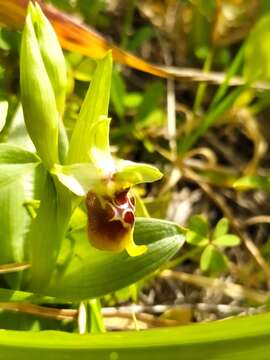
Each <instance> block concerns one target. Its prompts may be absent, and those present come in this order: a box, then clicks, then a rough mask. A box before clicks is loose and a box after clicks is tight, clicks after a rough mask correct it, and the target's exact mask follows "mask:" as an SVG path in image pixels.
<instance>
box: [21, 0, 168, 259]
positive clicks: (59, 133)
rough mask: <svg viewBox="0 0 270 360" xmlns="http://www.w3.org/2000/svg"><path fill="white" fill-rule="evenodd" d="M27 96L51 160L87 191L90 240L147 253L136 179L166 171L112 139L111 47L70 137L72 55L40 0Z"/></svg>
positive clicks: (26, 66)
mask: <svg viewBox="0 0 270 360" xmlns="http://www.w3.org/2000/svg"><path fill="white" fill-rule="evenodd" d="M20 70H21V96H22V105H23V111H24V118H25V123H26V127H27V130H28V133H29V135H30V137H31V139H32V141H33V143H34V145H35V147H36V150H37V153H38V155H39V156H40V158H41V160H42V162H43V165H44V167H45V168H46V169H47V171H48V172H49V173H50V174H51V175H52V176H53V177H54V181H59V182H60V183H62V184H63V185H64V186H65V187H66V188H67V189H69V190H70V191H71V193H73V194H74V201H73V204H74V207H76V206H78V204H79V201H78V199H81V198H85V203H86V208H87V213H88V237H89V240H90V243H91V244H92V245H93V246H94V247H96V248H98V249H101V250H110V251H121V250H123V249H126V250H127V251H128V253H129V254H130V255H133V256H134V255H140V254H142V253H143V252H145V250H146V246H137V245H135V243H134V242H133V229H134V222H135V201H134V197H133V195H132V194H131V191H130V190H131V188H132V187H133V186H134V185H137V184H141V183H146V182H153V181H156V180H158V179H160V178H161V177H162V174H161V173H160V171H159V170H158V169H157V168H156V167H154V166H152V165H148V164H141V163H135V162H132V161H126V160H122V159H116V158H114V157H113V156H112V155H111V151H110V143H109V130H110V119H109V118H108V105H109V94H110V82H111V72H112V56H111V53H110V52H109V53H108V54H107V55H106V56H105V57H104V58H103V59H101V60H99V61H98V62H97V66H96V70H95V73H94V75H93V78H92V81H91V84H90V87H89V90H88V92H87V94H86V97H85V100H84V102H83V104H82V107H81V111H80V113H79V116H78V120H77V122H76V124H75V127H74V129H73V132H72V134H71V137H70V140H69V141H68V140H67V136H66V132H65V128H64V126H63V122H62V114H63V111H64V104H65V90H66V83H67V76H66V68H65V58H64V55H63V53H62V50H61V47H60V45H59V43H58V40H57V37H56V34H55V33H54V30H53V28H52V26H51V24H50V23H49V21H48V20H47V19H46V17H45V16H44V14H43V13H42V10H41V9H40V7H39V5H38V4H35V5H33V4H31V3H30V4H29V7H28V12H27V18H26V24H25V28H24V31H23V36H22V46H21V66H20Z"/></svg>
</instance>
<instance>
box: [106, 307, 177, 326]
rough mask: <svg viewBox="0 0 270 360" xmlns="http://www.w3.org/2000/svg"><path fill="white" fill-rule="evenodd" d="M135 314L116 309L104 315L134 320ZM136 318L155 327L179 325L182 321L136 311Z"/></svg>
mask: <svg viewBox="0 0 270 360" xmlns="http://www.w3.org/2000/svg"><path fill="white" fill-rule="evenodd" d="M133 314H134V313H131V312H123V311H121V312H119V311H117V310H116V311H115V313H114V314H113V313H107V314H104V315H103V316H104V317H105V318H121V319H129V320H133V316H134V315H133ZM136 319H137V320H139V321H142V322H144V323H146V324H148V325H151V326H154V327H163V326H177V325H179V323H180V321H177V320H170V319H161V318H159V317H156V316H154V315H150V314H146V313H136Z"/></svg>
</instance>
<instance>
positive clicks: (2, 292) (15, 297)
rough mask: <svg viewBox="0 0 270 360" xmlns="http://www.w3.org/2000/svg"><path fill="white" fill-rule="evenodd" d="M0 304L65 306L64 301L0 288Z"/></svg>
mask: <svg viewBox="0 0 270 360" xmlns="http://www.w3.org/2000/svg"><path fill="white" fill-rule="evenodd" d="M0 302H31V303H34V304H36V303H37V304H41V303H42V304H56V303H57V304H66V303H67V301H66V300H61V299H56V298H54V297H51V296H41V295H38V294H35V293H32V292H27V291H20V290H11V289H2V288H0Z"/></svg>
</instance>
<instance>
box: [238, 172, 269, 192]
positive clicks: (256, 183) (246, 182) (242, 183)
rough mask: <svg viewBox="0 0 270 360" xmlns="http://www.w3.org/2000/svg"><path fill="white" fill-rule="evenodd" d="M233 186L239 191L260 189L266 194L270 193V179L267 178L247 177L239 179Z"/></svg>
mask: <svg viewBox="0 0 270 360" xmlns="http://www.w3.org/2000/svg"><path fill="white" fill-rule="evenodd" d="M233 186H234V187H235V188H236V189H237V190H252V189H258V190H262V191H266V192H270V179H269V177H266V176H259V175H253V176H245V177H242V178H240V179H238V180H237V181H236V182H235V183H234V184H233Z"/></svg>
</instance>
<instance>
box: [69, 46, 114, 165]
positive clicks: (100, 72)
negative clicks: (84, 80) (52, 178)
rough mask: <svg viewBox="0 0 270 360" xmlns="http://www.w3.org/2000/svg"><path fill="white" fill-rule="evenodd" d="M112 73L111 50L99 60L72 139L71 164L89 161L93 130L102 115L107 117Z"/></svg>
mask: <svg viewBox="0 0 270 360" xmlns="http://www.w3.org/2000/svg"><path fill="white" fill-rule="evenodd" d="M111 74H112V56H111V53H110V52H109V53H108V54H107V55H106V56H105V57H104V58H103V59H102V60H100V61H99V62H98V65H97V68H96V70H95V73H94V76H93V79H92V81H91V84H90V87H89V90H88V92H87V94H86V97H85V99H84V102H83V105H82V108H81V111H80V114H79V117H78V120H77V122H76V125H75V128H74V130H73V134H72V137H71V141H70V148H69V157H68V161H69V163H70V164H72V163H79V162H88V161H89V150H90V147H91V141H90V138H91V130H92V126H93V124H95V123H96V122H97V121H98V120H99V119H100V117H101V116H105V117H107V115H108V106H109V98H110V87H111V85H110V84H111Z"/></svg>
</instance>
